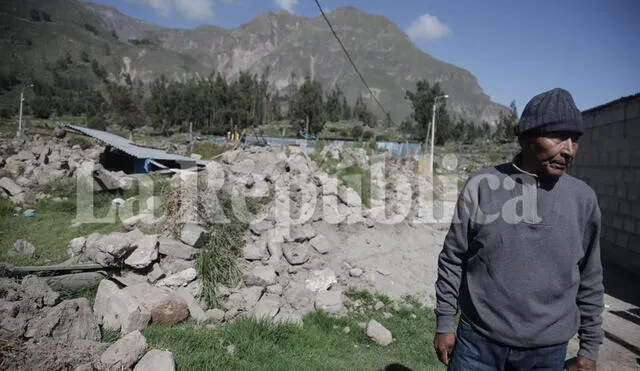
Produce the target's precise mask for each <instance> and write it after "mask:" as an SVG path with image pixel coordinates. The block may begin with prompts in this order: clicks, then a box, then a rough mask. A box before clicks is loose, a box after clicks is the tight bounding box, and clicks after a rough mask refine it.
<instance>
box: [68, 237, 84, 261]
mask: <svg viewBox="0 0 640 371" xmlns="http://www.w3.org/2000/svg"><path fill="white" fill-rule="evenodd" d="M86 243H87V239H86V238H85V237H77V238H74V239H73V240H71V242H69V247H68V249H67V252H68V253H69V255H70V256H71V257H74V256H78V255H80V254H82V253H84V250H85V246H86Z"/></svg>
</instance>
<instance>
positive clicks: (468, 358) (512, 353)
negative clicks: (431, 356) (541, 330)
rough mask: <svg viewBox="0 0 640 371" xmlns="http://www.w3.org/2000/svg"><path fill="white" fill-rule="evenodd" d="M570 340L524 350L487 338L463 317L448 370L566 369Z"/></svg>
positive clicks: (511, 370)
mask: <svg viewBox="0 0 640 371" xmlns="http://www.w3.org/2000/svg"><path fill="white" fill-rule="evenodd" d="M567 345H568V343H563V344H559V345H552V346H548V347H540V348H531V349H521V348H514V347H509V346H506V345H503V344H500V343H497V342H495V341H493V340H490V339H488V338H486V337H485V336H483V335H481V334H479V333H478V332H476V331H475V330H474V328H473V327H472V326H471V325H470V324H469V323H468V322H467V321H466V320H464V319H461V320H460V324H459V325H458V331H457V335H456V345H455V347H454V349H453V353H452V354H451V359H450V360H449V368H448V370H449V371H503V370H504V371H516V370H517V371H520V370H523V371H524V370H547V371H556V370H557V371H562V370H564V363H565V356H566V353H567Z"/></svg>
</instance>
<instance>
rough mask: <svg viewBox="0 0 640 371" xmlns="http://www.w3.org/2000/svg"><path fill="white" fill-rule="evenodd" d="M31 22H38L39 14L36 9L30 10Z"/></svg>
mask: <svg viewBox="0 0 640 371" xmlns="http://www.w3.org/2000/svg"><path fill="white" fill-rule="evenodd" d="M31 20H32V21H34V22H40V12H39V11H37V10H36V9H31Z"/></svg>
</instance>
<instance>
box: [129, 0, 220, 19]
mask: <svg viewBox="0 0 640 371" xmlns="http://www.w3.org/2000/svg"><path fill="white" fill-rule="evenodd" d="M129 1H132V2H136V3H139V4H146V5H149V6H150V7H152V8H153V9H155V11H156V12H157V13H158V14H159V15H161V16H162V17H169V15H170V14H171V13H172V12H173V11H174V10H176V11H178V12H179V13H181V14H182V15H183V16H185V17H187V18H190V19H197V20H210V19H213V16H214V12H213V4H214V0H129ZM227 2H229V1H227Z"/></svg>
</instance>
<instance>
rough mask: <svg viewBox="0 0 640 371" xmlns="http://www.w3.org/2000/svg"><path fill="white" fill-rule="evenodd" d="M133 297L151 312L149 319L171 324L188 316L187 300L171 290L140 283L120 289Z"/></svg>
mask: <svg viewBox="0 0 640 371" xmlns="http://www.w3.org/2000/svg"><path fill="white" fill-rule="evenodd" d="M122 291H124V292H125V293H127V294H129V295H130V296H131V297H133V298H135V299H136V300H137V301H138V302H139V303H140V304H142V306H143V307H144V308H145V309H146V310H147V311H149V313H150V314H151V321H152V322H154V323H160V324H163V325H172V324H174V323H178V322H182V321H184V320H185V319H187V318H189V307H188V304H187V302H186V301H185V300H184V299H183V298H181V297H180V296H179V295H176V294H175V293H173V292H170V291H168V290H164V289H162V288H159V287H156V286H152V285H150V284H146V283H141V284H136V285H132V286H127V287H125V288H124V289H122Z"/></svg>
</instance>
